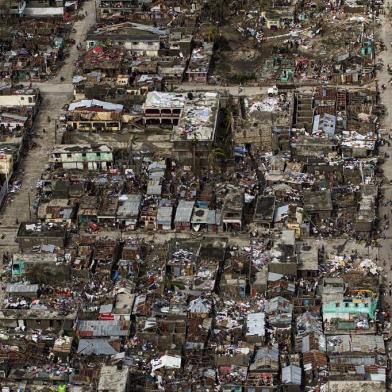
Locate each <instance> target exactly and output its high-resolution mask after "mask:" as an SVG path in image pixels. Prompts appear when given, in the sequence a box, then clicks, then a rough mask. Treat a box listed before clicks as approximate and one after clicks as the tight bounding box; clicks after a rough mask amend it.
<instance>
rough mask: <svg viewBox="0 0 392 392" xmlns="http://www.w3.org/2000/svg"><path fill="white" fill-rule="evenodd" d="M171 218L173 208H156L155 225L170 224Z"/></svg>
mask: <svg viewBox="0 0 392 392" xmlns="http://www.w3.org/2000/svg"><path fill="white" fill-rule="evenodd" d="M172 216H173V207H165V206H162V207H158V212H157V223H158V225H159V224H171V221H172Z"/></svg>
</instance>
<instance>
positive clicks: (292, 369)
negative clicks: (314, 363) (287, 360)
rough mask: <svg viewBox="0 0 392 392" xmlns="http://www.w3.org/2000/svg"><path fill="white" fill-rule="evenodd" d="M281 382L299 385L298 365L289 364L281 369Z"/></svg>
mask: <svg viewBox="0 0 392 392" xmlns="http://www.w3.org/2000/svg"><path fill="white" fill-rule="evenodd" d="M282 382H283V384H294V385H301V383H302V372H301V368H300V367H299V366H295V365H289V366H286V367H284V368H283V369H282Z"/></svg>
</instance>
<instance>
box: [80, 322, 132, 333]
mask: <svg viewBox="0 0 392 392" xmlns="http://www.w3.org/2000/svg"><path fill="white" fill-rule="evenodd" d="M128 327H129V325H128V324H127V323H122V322H120V321H117V320H81V321H79V324H78V334H79V336H126V335H128Z"/></svg>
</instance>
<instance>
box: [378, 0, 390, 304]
mask: <svg viewBox="0 0 392 392" xmlns="http://www.w3.org/2000/svg"><path fill="white" fill-rule="evenodd" d="M391 3H392V1H391V0H387V1H386V2H385V5H384V6H385V7H387V6H388V5H389V4H391ZM382 18H383V20H382V22H383V23H382V27H381V30H380V38H381V39H382V41H383V42H384V43H385V44H386V50H384V51H383V52H382V53H381V55H380V56H379V57H380V58H381V59H382V60H383V62H384V65H385V66H384V68H383V69H382V70H381V71H380V72H379V73H378V76H377V78H378V81H379V86H381V85H382V84H385V85H386V86H387V88H386V90H385V91H383V92H382V102H383V103H384V105H385V106H386V108H387V114H386V116H385V117H384V119H383V122H382V127H383V128H384V129H385V130H386V132H385V133H386V134H385V135H384V136H385V137H386V139H389V137H390V136H391V137H392V85H391V84H389V80H390V79H391V75H389V74H388V70H387V64H391V65H392V47H391V45H390V42H391V41H392V30H391V22H390V21H389V20H388V19H387V18H386V17H385V16H383V17H382ZM381 151H382V152H386V153H387V154H389V155H390V156H392V140H391V145H390V146H388V145H384V146H383V147H382V148H381ZM382 169H383V171H384V175H385V185H384V186H383V187H382V189H383V192H384V195H385V196H384V201H383V202H382V203H380V206H379V217H380V220H381V223H380V228H381V229H382V230H384V234H385V239H383V240H381V243H380V248H379V252H378V262H379V265H381V266H384V264H385V267H384V268H385V273H384V282H385V283H386V285H387V286H388V284H389V282H392V258H391V253H392V225H390V224H388V222H390V223H392V213H391V205H390V202H391V201H392V185H390V184H389V181H390V180H392V159H391V158H386V159H385V163H384V164H383V165H382ZM384 216H385V217H386V219H384ZM384 299H385V301H386V302H388V303H391V304H392V297H391V296H389V292H387V295H386V296H385V298H384Z"/></svg>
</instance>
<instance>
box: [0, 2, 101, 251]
mask: <svg viewBox="0 0 392 392" xmlns="http://www.w3.org/2000/svg"><path fill="white" fill-rule="evenodd" d="M94 1H95V0H88V1H86V2H85V4H84V6H83V9H82V12H84V13H85V12H87V17H85V18H84V19H83V20H80V21H77V22H76V23H75V24H74V29H75V32H74V33H72V34H71V37H70V38H71V39H74V40H75V41H76V42H77V43H78V42H83V41H84V39H85V36H86V34H87V31H88V30H89V29H90V28H91V27H92V26H93V25H94V24H95V6H94ZM77 58H78V50H77V49H76V45H74V46H73V47H71V49H70V54H69V57H68V58H67V59H66V62H65V64H64V65H63V67H62V68H61V70H60V72H59V74H58V75H57V76H56V77H55V78H54V79H52V80H49V81H47V82H43V83H39V86H38V87H40V90H41V96H42V103H41V106H40V110H39V113H38V116H37V118H36V120H35V123H34V133H35V136H34V139H33V140H34V142H36V143H37V145H38V147H36V148H34V149H31V150H30V151H28V154H27V157H26V158H25V159H24V160H23V161H22V162H21V164H20V168H19V175H18V179H21V180H22V188H21V190H20V191H19V192H18V193H16V194H15V195H14V196H13V197H12V199H13V200H12V201H11V202H6V204H5V206H4V207H3V209H2V211H1V215H0V221H1V225H0V232H1V233H3V234H5V238H4V239H3V240H0V255H1V253H2V250H3V249H5V248H6V247H8V246H10V244H13V243H14V238H11V237H15V235H16V229H17V224H16V219H18V221H19V222H22V221H26V220H28V219H29V197H30V199H31V200H33V199H34V193H35V187H36V184H37V181H38V180H39V179H40V177H41V174H42V172H43V171H44V170H45V167H46V164H47V161H48V152H49V151H50V150H51V149H52V147H53V145H54V144H55V140H54V138H55V129H54V126H55V123H54V121H53V119H55V118H57V117H58V116H59V115H60V114H61V110H62V107H63V106H64V105H65V104H67V103H69V102H70V100H71V98H72V89H70V88H69V86H70V85H71V82H72V76H73V72H74V69H75V61H76V60H77ZM60 77H64V79H65V80H64V82H61V81H60ZM64 85H66V86H67V88H64V87H65V86H64ZM49 117H50V122H48V118H49ZM43 129H45V132H43ZM29 194H30V195H29Z"/></svg>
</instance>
